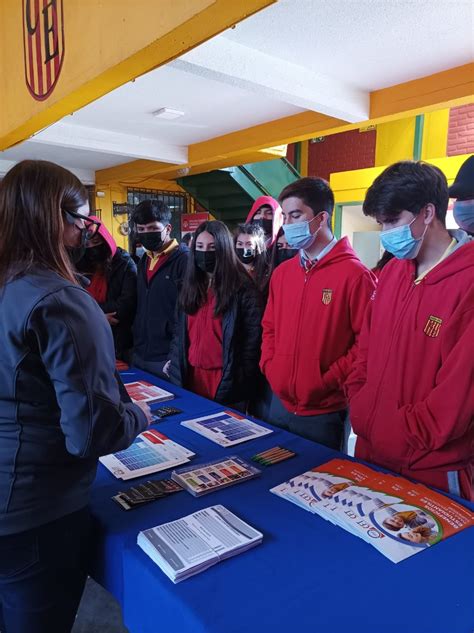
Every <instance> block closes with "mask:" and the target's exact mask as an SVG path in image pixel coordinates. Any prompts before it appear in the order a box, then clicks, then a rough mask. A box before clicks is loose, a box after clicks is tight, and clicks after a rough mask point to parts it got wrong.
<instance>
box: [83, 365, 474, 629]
mask: <svg viewBox="0 0 474 633" xmlns="http://www.w3.org/2000/svg"><path fill="white" fill-rule="evenodd" d="M124 380H125V381H127V382H128V381H130V380H149V381H150V382H153V383H155V384H157V385H159V386H161V387H164V388H165V389H168V390H170V391H172V392H173V393H175V394H176V398H175V399H174V400H171V401H170V404H172V405H175V406H176V407H178V408H180V409H182V410H183V413H181V414H179V415H176V416H172V417H170V418H165V420H164V421H163V422H161V423H159V424H158V425H156V427H155V428H157V429H159V430H160V431H161V432H163V433H164V434H166V435H167V436H168V437H170V438H171V439H172V440H175V441H176V442H179V444H181V445H183V446H185V447H186V448H188V449H189V450H191V451H192V452H194V453H195V454H196V455H195V457H193V459H192V461H191V464H193V465H194V464H196V465H197V464H199V463H200V462H208V461H211V460H214V459H218V458H221V457H226V456H229V455H238V456H240V457H241V458H243V459H245V460H247V461H248V460H250V459H251V457H252V456H253V455H255V454H256V453H259V452H261V451H264V450H266V449H268V448H271V447H273V446H277V445H278V446H282V447H285V448H288V449H290V450H292V451H294V452H295V453H296V456H295V457H293V458H292V459H291V460H288V461H283V462H281V463H278V464H275V465H274V466H269V467H267V468H265V467H262V474H261V475H260V476H259V477H256V478H255V479H251V480H250V481H247V482H245V483H242V484H239V485H236V486H232V487H229V488H225V489H223V490H220V491H218V492H215V493H212V494H209V495H206V496H205V497H204V498H202V497H193V496H191V495H190V494H188V493H187V492H180V493H178V494H175V495H171V496H168V497H166V498H163V499H160V500H158V501H156V502H153V503H150V504H147V505H146V506H144V507H140V508H138V509H134V510H131V511H128V512H126V511H123V510H122V509H121V508H120V507H119V506H118V505H117V504H116V503H115V502H114V501H113V500H112V496H113V495H115V494H116V493H117V492H118V490H120V489H121V487H122V486H123V482H120V481H119V480H117V479H115V478H114V477H113V475H112V474H111V473H110V472H108V471H107V470H106V469H105V468H104V467H103V466H102V465H99V468H98V473H97V478H96V481H95V484H94V488H93V495H92V504H91V507H92V513H93V516H94V518H95V519H96V524H97V535H98V549H97V552H96V556H95V566H94V570H93V575H94V577H95V579H96V580H97V581H98V582H100V583H101V584H102V585H103V586H104V587H105V588H106V589H108V590H109V591H111V592H112V594H114V595H115V597H116V598H117V599H118V601H119V602H120V604H121V606H122V609H123V615H124V621H125V624H126V626H127V627H128V628H129V630H130V633H158V632H159V631H166V633H224V632H225V633H241V632H242V631H248V632H249V633H251V632H253V631H257V630H258V631H260V630H268V631H272V632H273V633H283V632H285V633H287V632H288V631H296V632H297V633H315V632H316V631H318V632H319V631H320V632H321V633H349V632H351V633H359V632H360V633H362V632H363V633H379V631H384V633H399V631H400V629H401V628H402V629H403V630H409V631H412V630H413V631H421V632H423V633H448V632H449V633H467V632H470V631H472V630H474V591H473V589H472V586H473V583H472V569H473V568H474V529H468V530H465V531H464V532H462V533H460V534H458V535H456V536H454V537H452V538H449V539H447V540H446V541H444V542H443V543H440V544H438V545H436V546H434V547H432V548H428V549H427V550H426V551H423V552H422V553H421V554H420V555H417V556H413V557H411V558H409V559H407V560H405V561H403V562H401V563H399V564H396V565H395V564H394V563H392V562H391V561H389V560H388V559H386V558H384V556H382V555H381V554H380V553H378V552H377V551H376V550H375V549H373V548H371V547H370V546H369V545H368V544H367V543H365V542H364V541H363V540H361V539H358V538H355V537H354V536H353V535H351V534H350V533H348V532H346V531H344V530H342V529H340V528H338V527H335V526H334V525H332V524H331V523H330V522H328V521H324V520H323V519H321V518H319V517H315V516H314V515H312V514H310V513H308V512H304V511H303V510H301V509H300V508H298V507H297V506H295V505H293V504H291V503H288V502H286V501H284V500H283V499H281V498H279V497H278V496H276V495H275V494H272V493H271V492H270V489H271V488H273V487H275V486H278V485H279V484H282V483H283V482H285V481H287V480H289V479H291V478H292V477H295V476H297V475H300V474H301V473H303V472H305V471H306V470H310V469H311V468H313V467H314V466H317V465H319V464H323V463H324V462H327V461H329V460H330V459H333V458H336V457H341V454H340V453H338V452H337V451H333V450H330V449H327V448H325V447H323V446H320V445H318V444H315V443H313V442H309V441H307V440H304V439H302V438H300V437H297V436H295V435H292V434H291V433H287V432H286V431H283V430H281V429H278V428H276V427H273V431H274V432H273V433H270V434H269V435H266V436H264V437H260V438H258V439H255V440H252V441H248V442H245V443H242V444H238V445H236V446H232V447H231V448H230V447H229V448H224V447H221V446H219V445H217V444H215V443H214V442H212V441H210V440H209V439H207V438H205V437H203V436H201V435H199V434H197V433H195V432H194V431H192V430H191V429H189V428H186V427H184V426H182V425H181V424H180V423H181V422H182V421H185V420H190V419H193V418H198V417H203V416H206V415H211V414H212V413H215V412H217V411H222V410H224V407H222V406H220V405H218V404H217V403H215V402H210V401H208V400H205V399H204V398H201V397H199V396H196V395H194V394H191V393H188V392H186V391H185V390H183V389H180V388H178V387H175V386H174V385H169V384H168V383H165V382H164V381H160V380H158V379H155V378H153V377H150V376H149V375H148V374H144V373H143V372H138V371H137V372H133V371H130V372H129V375H125V376H124ZM169 476H170V471H165V472H162V473H158V474H157V475H155V477H157V478H158V477H162V478H165V477H169ZM136 481H137V482H140V481H142V479H137V480H136ZM217 504H222V505H223V506H225V507H226V508H227V509H228V510H229V511H230V512H232V513H235V515H237V516H238V517H239V518H240V519H241V520H242V521H244V522H246V523H248V524H249V525H250V526H252V527H253V528H254V529H255V530H257V531H258V532H262V533H263V542H262V544H260V545H258V546H257V547H256V548H254V549H251V550H249V551H247V552H245V553H243V554H239V555H238V556H235V557H233V558H230V559H228V560H224V561H223V562H221V563H219V564H218V565H214V566H213V567H212V568H210V569H208V570H206V571H204V572H202V573H200V574H198V575H196V576H194V577H192V578H188V579H186V580H184V581H183V582H181V583H179V584H178V585H175V584H173V583H172V582H171V581H170V579H169V578H168V577H167V576H166V575H165V574H164V573H163V572H162V571H161V570H160V569H159V567H158V566H157V565H156V564H155V563H154V562H153V561H152V560H151V559H150V558H149V556H147V555H146V554H145V552H144V551H142V549H140V547H138V545H137V536H138V533H139V532H140V531H142V530H146V529H149V528H153V527H155V526H158V525H160V524H164V523H166V522H169V521H174V520H176V519H180V518H182V517H185V516H187V515H190V514H192V513H194V512H196V511H198V510H201V509H203V508H207V507H209V506H211V505H217ZM469 507H470V508H471V509H474V506H473V504H471V505H470V506H469Z"/></svg>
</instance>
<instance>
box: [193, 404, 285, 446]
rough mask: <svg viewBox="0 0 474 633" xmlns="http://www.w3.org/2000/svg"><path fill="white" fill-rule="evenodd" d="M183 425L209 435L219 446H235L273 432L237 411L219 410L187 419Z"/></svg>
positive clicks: (206, 435) (205, 435)
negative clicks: (200, 416)
mask: <svg viewBox="0 0 474 633" xmlns="http://www.w3.org/2000/svg"><path fill="white" fill-rule="evenodd" d="M181 424H182V426H184V427H186V428H187V429H191V430H192V431H196V433H199V434H200V435H203V436H204V437H207V438H208V439H209V440H212V441H213V442H215V443H216V444H219V446H225V447H227V446H235V445H236V444H241V443H242V442H247V441H248V440H255V439H257V437H263V436H264V435H268V434H269V433H273V431H272V430H271V429H267V428H266V427H264V426H260V424H257V423H256V422H252V421H251V420H247V418H244V417H243V416H241V415H239V414H238V413H235V411H219V412H218V413H213V414H212V415H206V416H204V417H202V418H195V419H193V420H185V421H184V422H181Z"/></svg>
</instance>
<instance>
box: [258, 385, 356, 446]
mask: <svg viewBox="0 0 474 633" xmlns="http://www.w3.org/2000/svg"><path fill="white" fill-rule="evenodd" d="M346 415H347V411H346V409H342V410H341V411H334V412H332V413H322V414H320V415H295V414H294V413H290V412H289V411H287V410H286V409H285V407H284V406H283V404H282V403H281V401H280V399H279V398H278V397H277V396H276V395H275V394H273V395H272V400H271V403H270V410H269V414H268V419H267V421H268V422H269V423H270V424H274V425H275V426H279V427H280V428H282V429H286V430H287V431H291V433H295V434H296V435H300V436H301V437H304V438H305V439H307V440H312V441H313V442H317V443H318V444H323V445H324V446H328V447H329V448H334V449H336V450H338V451H340V450H341V448H342V443H343V438H344V420H345V418H346Z"/></svg>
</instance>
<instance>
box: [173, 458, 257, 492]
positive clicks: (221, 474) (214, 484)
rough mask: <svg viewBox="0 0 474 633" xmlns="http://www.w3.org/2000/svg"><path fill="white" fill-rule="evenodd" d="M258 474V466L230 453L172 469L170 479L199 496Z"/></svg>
mask: <svg viewBox="0 0 474 633" xmlns="http://www.w3.org/2000/svg"><path fill="white" fill-rule="evenodd" d="M258 475H260V471H259V470H258V468H255V467H254V466H251V465H250V464H248V463H247V462H246V461H245V460H244V459H242V458H241V457H236V456H234V455H232V457H228V458H227V459H216V460H215V461H213V462H207V463H206V464H199V465H197V466H187V467H185V468H180V469H179V470H174V471H173V472H172V473H171V479H172V480H173V481H176V482H177V483H178V484H179V485H180V486H182V487H183V488H184V489H185V490H187V491H188V492H190V493H191V494H192V495H193V496H194V497H201V496H202V495H207V494H208V493H209V492H214V491H216V490H221V489H222V488H227V486H233V485H234V484H240V483H241V482H243V481H247V480H248V479H253V478H254V477H257V476H258Z"/></svg>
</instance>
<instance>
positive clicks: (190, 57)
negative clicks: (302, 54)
mask: <svg viewBox="0 0 474 633" xmlns="http://www.w3.org/2000/svg"><path fill="white" fill-rule="evenodd" d="M262 37H264V34H262ZM310 63H311V61H310V60H308V62H307V65H306V66H302V65H297V64H292V63H289V62H286V61H284V60H282V59H278V58H277V57H273V56H272V55H267V54H266V53H262V52H260V51H258V50H255V49H253V48H249V47H248V46H243V45H242V44H238V43H237V42H234V41H232V40H229V39H226V38H225V37H224V36H222V35H221V36H219V37H215V38H214V39H212V40H209V41H208V42H206V43H205V44H202V45H201V46H198V47H197V48H195V49H193V50H192V51H190V52H189V53H186V54H185V55H183V56H182V57H180V58H179V59H177V60H175V61H173V62H171V64H169V65H170V66H172V67H174V68H177V69H179V70H184V71H186V72H189V73H192V74H194V75H198V76H201V77H205V78H207V79H213V80H216V81H220V82H223V83H226V84H229V85H232V86H235V87H237V88H242V89H244V90H247V91H250V92H255V93H256V94H260V95H262V96H266V97H269V98H273V99H278V100H279V101H283V102H285V103H291V104H292V105H295V106H298V107H300V108H304V109H306V110H314V111H315V112H321V113H322V114H326V115H328V116H332V117H336V118H338V119H343V120H344V121H349V122H351V123H356V122H357V121H363V120H365V119H368V118H369V94H368V93H367V92H365V91H363V90H359V89H358V88H355V87H354V86H351V85H349V84H347V83H344V82H342V81H338V80H336V79H333V78H331V77H328V76H325V75H321V74H319V73H315V72H313V71H312V70H311V67H310Z"/></svg>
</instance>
